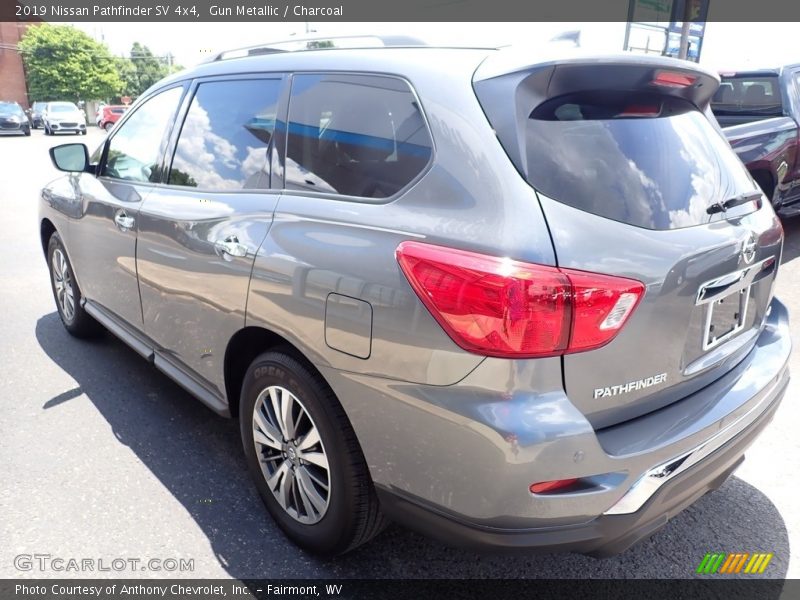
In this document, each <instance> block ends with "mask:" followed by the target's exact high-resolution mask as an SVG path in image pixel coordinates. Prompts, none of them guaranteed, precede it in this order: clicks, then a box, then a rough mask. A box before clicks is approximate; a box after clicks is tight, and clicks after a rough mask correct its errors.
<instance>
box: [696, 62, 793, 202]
mask: <svg viewBox="0 0 800 600" xmlns="http://www.w3.org/2000/svg"><path fill="white" fill-rule="evenodd" d="M721 79H722V83H721V84H720V87H719V90H718V91H717V93H716V94H715V95H714V98H713V100H712V102H711V109H712V110H713V112H714V114H715V115H716V118H717V120H718V121H719V123H720V125H722V126H723V127H725V129H724V131H725V136H726V137H727V138H728V141H730V143H731V146H733V149H734V150H735V151H736V153H737V154H738V155H739V158H741V159H742V162H744V164H745V165H746V166H747V169H748V170H749V171H750V173H751V175H752V176H753V178H754V179H755V180H756V182H757V183H758V185H759V186H760V187H761V189H762V190H764V193H765V194H766V195H767V197H768V198H770V199H771V200H772V204H773V206H774V207H775V209H776V210H777V211H778V212H779V214H782V215H786V216H788V215H790V214H794V213H796V212H798V211H799V210H800V204H798V201H800V161H798V144H800V139H799V137H798V136H799V134H800V127H798V122H800V121H799V119H800V96H798V89H797V85H798V83H800V64H797V65H788V66H785V67H780V68H775V69H758V70H748V71H737V72H726V73H722V74H721Z"/></svg>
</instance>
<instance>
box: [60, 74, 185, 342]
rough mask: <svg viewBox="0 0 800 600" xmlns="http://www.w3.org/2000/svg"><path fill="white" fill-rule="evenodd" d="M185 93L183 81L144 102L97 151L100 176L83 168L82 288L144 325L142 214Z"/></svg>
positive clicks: (76, 246)
mask: <svg viewBox="0 0 800 600" xmlns="http://www.w3.org/2000/svg"><path fill="white" fill-rule="evenodd" d="M182 94H183V88H182V87H173V88H170V89H168V90H166V91H163V92H160V93H158V94H156V95H154V96H152V97H150V98H149V99H147V100H145V101H144V102H143V103H141V104H139V106H138V108H136V109H135V112H133V113H132V114H131V115H130V117H129V118H128V119H126V121H125V123H123V124H122V125H121V126H120V127H119V128H118V129H117V130H116V131H115V132H114V134H113V135H112V136H111V137H110V138H109V140H108V141H107V142H106V143H105V144H104V146H103V147H102V148H101V149H100V150H99V151H98V152H97V153H96V155H97V159H98V161H99V162H100V166H99V174H98V176H94V175H90V174H83V175H81V176H80V178H79V181H78V186H79V193H80V197H81V208H80V212H79V214H78V215H76V218H77V219H78V220H80V221H82V223H81V224H80V225H79V227H80V228H81V235H80V236H74V239H73V240H72V245H71V247H70V258H71V260H72V262H73V264H74V266H75V271H76V273H80V281H79V283H80V286H81V290H82V291H83V294H84V295H85V297H86V298H87V299H89V300H92V301H93V302H95V303H96V304H99V305H101V306H102V307H104V308H106V309H107V310H109V311H110V312H112V313H114V314H115V315H117V316H118V317H121V318H122V319H123V320H124V321H126V322H127V323H128V324H130V325H132V326H134V327H136V328H137V329H140V330H141V329H142V309H141V303H140V300H139V288H138V284H137V281H136V259H135V257H136V235H137V231H138V223H137V219H138V216H139V209H140V208H141V206H142V202H143V201H144V199H145V198H147V196H148V195H149V194H150V193H151V192H152V190H153V187H154V184H155V183H156V182H158V181H159V179H160V177H161V174H160V169H159V166H158V165H159V164H160V161H161V158H162V156H163V151H164V147H165V145H166V140H167V138H168V132H169V129H170V126H171V125H172V122H173V119H174V117H175V113H176V112H177V109H178V104H179V102H180V99H181V96H182Z"/></svg>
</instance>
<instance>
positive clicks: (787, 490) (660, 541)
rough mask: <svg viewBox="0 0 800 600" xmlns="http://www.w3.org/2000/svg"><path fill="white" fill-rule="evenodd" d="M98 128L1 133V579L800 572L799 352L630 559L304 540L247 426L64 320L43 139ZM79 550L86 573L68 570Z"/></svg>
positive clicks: (793, 303)
mask: <svg viewBox="0 0 800 600" xmlns="http://www.w3.org/2000/svg"><path fill="white" fill-rule="evenodd" d="M103 137H104V133H103V132H101V131H98V130H97V129H96V128H94V127H92V128H90V131H89V135H87V136H81V137H72V136H66V137H64V138H61V137H59V138H51V137H45V136H44V135H43V132H42V131H41V130H36V131H34V132H33V135H32V136H31V137H29V138H25V137H19V138H17V137H14V138H11V137H0V215H2V216H0V356H2V359H0V384H2V403H3V409H2V411H0V473H2V477H1V478H0V480H1V481H2V485H0V577H9V578H13V577H22V576H24V577H95V576H100V577H107V576H113V577H117V576H126V577H162V576H167V575H168V576H173V577H204V578H206V577H207V578H216V577H233V578H312V577H313V578H322V577H325V578H328V577H337V578H340V577H341V578H354V577H358V578H361V577H367V578H408V577H414V578H443V577H464V578H506V579H508V578H541V577H547V578H585V577H586V578H617V577H620V578H634V577H648V578H661V577H663V578H673V577H676V578H684V577H692V576H694V571H695V569H696V567H697V565H698V564H699V562H700V560H701V559H702V558H703V556H704V554H705V553H706V552H712V551H715V552H772V553H774V558H773V560H772V562H771V564H770V565H769V567H768V568H767V569H766V571H765V572H764V575H763V576H765V577H794V578H798V577H800V561H799V560H798V557H797V556H792V555H791V548H792V547H797V546H798V544H800V510H798V492H800V483H798V478H797V475H798V462H799V461H798V458H800V443H799V442H798V439H800V436H799V435H798V432H797V425H798V423H800V407H799V406H798V393H797V392H798V386H799V385H800V369H798V360H800V351H798V352H795V354H794V357H793V358H792V369H793V371H794V373H795V374H798V376H797V378H796V379H795V380H794V381H793V382H792V383H791V384H790V387H789V391H788V393H787V395H786V398H785V400H784V402H783V404H782V406H781V408H780V410H779V412H778V413H777V416H776V418H775V420H774V421H773V423H772V424H771V425H770V426H769V427H768V428H767V430H766V431H765V432H764V434H763V435H762V436H761V437H760V438H759V439H758V441H757V442H756V444H755V445H754V446H753V447H752V448H751V450H750V451H749V452H748V455H747V460H746V461H745V462H744V464H743V465H742V466H741V467H740V468H739V470H738V471H737V472H736V474H735V475H734V476H733V477H732V478H731V479H730V480H729V481H728V482H727V483H726V484H725V485H724V486H723V487H722V488H720V489H719V490H718V491H717V492H715V493H712V494H709V495H707V496H705V497H704V498H702V499H701V500H700V501H699V502H697V503H696V504H695V505H694V506H692V507H691V508H689V509H688V510H686V511H684V512H683V513H682V514H680V515H678V516H677V517H675V518H674V519H673V520H672V521H670V523H669V524H668V525H667V527H665V528H664V529H663V530H661V531H660V532H659V533H657V534H656V535H655V536H654V537H652V538H651V539H649V540H647V541H644V542H641V543H639V544H638V545H637V546H635V547H634V548H632V549H630V550H628V551H627V552H625V553H624V554H622V555H620V556H618V557H614V558H609V559H602V560H597V559H593V558H589V557H585V556H580V555H572V554H530V555H522V556H519V555H514V556H507V555H503V556H497V555H494V556H492V555H480V554H475V553H472V552H467V551H463V550H457V549H452V548H448V547H446V546H443V545H441V544H439V543H437V542H433V541H430V540H428V539H426V538H424V537H422V536H419V535H417V534H415V533H412V532H410V531H408V530H405V529H403V528H401V527H397V526H393V527H390V528H389V529H388V530H387V531H385V532H384V533H383V534H381V535H380V536H379V537H378V538H376V539H375V540H374V541H372V542H371V543H370V544H368V545H367V546H364V547H362V548H360V549H358V550H356V551H355V552H352V553H351V554H348V555H346V556H343V557H340V558H337V559H335V560H320V559H317V558H315V557H313V556H310V555H308V554H306V553H304V552H302V551H300V550H298V549H297V548H296V547H294V546H293V545H292V544H291V543H289V542H288V541H287V540H286V539H285V538H284V537H283V535H282V534H281V532H280V531H279V530H278V528H277V527H276V526H275V525H274V524H273V523H272V521H271V520H270V517H269V515H268V514H267V513H266V511H265V510H264V508H263V507H262V504H261V501H260V499H259V498H258V495H257V493H256V491H255V489H254V487H253V486H252V485H251V483H250V480H249V477H248V474H247V472H246V468H245V464H244V460H243V457H242V451H241V447H240V442H239V437H238V428H237V424H236V422H234V421H229V420H225V419H223V418H220V417H217V416H216V415H215V414H213V413H212V412H210V411H209V410H207V409H206V408H205V407H204V406H202V405H201V404H200V403H199V402H197V401H195V400H194V399H192V398H191V397H190V396H189V395H188V394H187V393H186V392H184V391H183V390H181V389H180V388H179V387H178V386H177V385H175V384H173V383H172V382H171V381H170V380H169V379H167V378H166V377H165V376H163V375H161V374H160V373H159V372H158V371H156V370H155V369H154V368H153V367H152V366H150V365H149V364H148V363H147V362H145V361H144V360H142V359H141V358H139V356H138V355H136V354H135V353H134V352H133V351H131V350H129V349H128V348H127V347H126V346H125V345H124V344H122V343H121V342H119V341H117V340H116V339H114V338H113V337H112V336H111V335H106V336H105V337H103V338H101V339H99V340H97V341H91V342H86V341H80V340H76V339H73V338H71V337H70V336H69V335H68V334H67V333H66V331H64V329H63V327H62V326H61V323H60V321H59V319H58V315H57V313H56V311H55V304H54V302H53V298H52V295H51V292H50V287H49V282H48V274H47V269H46V265H45V261H44V257H43V253H42V248H41V244H40V241H39V230H38V223H37V220H36V215H37V198H38V191H39V189H40V188H41V186H42V185H43V184H44V183H46V182H47V181H49V180H50V179H52V178H54V177H56V176H57V172H56V171H55V170H54V168H53V167H52V166H51V165H50V161H49V158H48V154H47V148H48V147H49V146H52V145H55V144H58V143H65V142H86V143H87V144H88V145H89V150H90V152H91V151H92V150H94V148H95V147H96V146H97V145H99V143H100V142H101V141H102V139H103ZM784 226H785V229H786V245H785V248H784V264H783V267H782V269H781V272H780V275H779V281H778V284H777V294H778V295H779V296H780V297H781V298H782V299H783V301H784V302H785V303H786V304H787V305H788V306H789V310H790V314H793V315H796V317H795V319H796V320H795V324H794V325H793V328H792V329H793V339H794V343H795V346H797V345H798V332H800V258H798V257H799V256H800V219H796V220H794V221H786V222H785V223H784ZM409 443H413V440H410V442H409ZM464 467H465V468H468V465H465V466H464ZM476 483H478V484H479V482H476ZM34 555H38V556H39V557H40V558H36V557H35V556H34ZM20 556H22V557H23V558H22V559H20V558H19V557H20ZM42 556H44V557H45V558H41V557H42ZM25 557H28V559H27V560H26V559H25ZM47 557H49V558H47ZM58 558H61V559H63V562H59V563H53V561H54V559H58ZM72 558H74V559H76V563H75V564H77V565H78V570H77V571H76V570H71V569H70V570H64V569H67V568H69V566H70V565H72V564H73V563H69V562H68V560H69V559H72ZM83 559H88V560H92V561H94V563H93V565H94V566H93V568H94V570H91V569H88V568H87V565H88V564H89V563H87V562H81V561H82V560H83ZM120 559H122V561H123V562H124V563H125V566H124V568H121V569H117V568H115V567H121V566H122V565H123V562H120ZM129 559H140V560H142V561H148V560H150V559H157V560H161V561H167V562H162V563H161V568H162V569H164V568H167V567H169V568H172V567H175V565H176V564H177V565H179V567H178V568H180V562H179V561H181V560H183V561H184V565H185V567H186V570H184V571H182V572H181V571H180V570H178V571H169V572H165V571H164V570H161V571H158V570H153V569H155V568H157V567H158V564H154V563H149V568H148V565H147V563H135V560H134V561H130V560H129ZM115 560H116V562H114V561H115ZM170 560H174V561H175V562H174V563H173V562H168V561H170ZM186 561H189V562H186ZM54 564H55V565H59V566H60V567H61V569H62V570H57V569H56V568H54ZM102 565H104V566H105V567H107V568H109V567H110V570H109V571H102V572H101V571H97V569H98V568H100V567H101V566H102ZM133 565H136V566H133ZM192 565H193V570H189V568H190V566H192ZM143 566H144V567H145V570H142V567H143ZM40 567H44V569H42V568H40ZM29 568H30V570H29ZM82 568H83V569H84V570H81V569H82Z"/></svg>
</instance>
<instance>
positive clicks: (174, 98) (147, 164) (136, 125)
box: [103, 87, 183, 181]
mask: <svg viewBox="0 0 800 600" xmlns="http://www.w3.org/2000/svg"><path fill="white" fill-rule="evenodd" d="M182 93H183V89H182V88H179V87H177V88H171V89H169V90H167V91H165V92H161V93H160V94H158V95H156V96H154V97H152V98H150V99H148V100H146V101H145V103H144V104H142V105H141V106H139V107H138V108H137V109H136V111H135V112H134V113H133V114H132V115H131V116H130V118H129V119H128V120H127V121H125V123H123V124H122V126H121V127H120V128H119V129H118V130H117V132H116V133H115V134H114V137H112V138H111V142H110V145H109V148H108V156H107V158H106V164H105V166H104V167H103V175H106V176H107V177H115V178H117V179H125V180H128V181H160V179H161V174H160V172H159V169H158V159H159V157H160V155H161V149H162V146H163V144H164V141H165V140H164V138H165V135H164V134H165V133H166V131H167V126H168V125H169V124H170V123H171V122H172V119H173V118H174V116H175V111H176V110H177V108H178V102H179V101H180V99H181V94H182Z"/></svg>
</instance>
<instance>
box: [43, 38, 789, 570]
mask: <svg viewBox="0 0 800 600" xmlns="http://www.w3.org/2000/svg"><path fill="white" fill-rule="evenodd" d="M272 49H273V47H269V48H263V47H262V48H256V49H249V50H247V51H246V52H245V54H249V55H250V56H247V57H244V58H238V59H234V58H228V55H227V54H223V55H220V56H219V57H216V59H215V60H212V61H211V62H209V63H207V64H203V65H200V66H197V67H196V68H194V69H191V70H187V71H182V72H180V73H179V74H176V75H173V76H170V77H169V78H167V79H165V80H163V81H162V82H160V83H158V84H156V85H155V86H154V87H152V88H151V89H150V90H148V91H147V92H146V93H144V94H143V95H142V96H141V98H140V99H138V100H137V102H136V103H135V105H134V106H133V107H132V108H131V110H130V111H128V113H126V114H125V115H124V117H123V118H122V119H121V120H120V121H119V123H118V124H117V125H116V126H115V128H114V130H113V131H112V132H111V133H110V134H109V136H107V139H106V140H105V141H104V142H103V143H102V144H101V145H100V147H98V148H97V149H96V150H95V151H94V152H93V153H92V154H91V155H90V154H89V151H88V149H87V148H86V146H84V145H83V144H66V145H62V146H58V147H56V148H54V149H52V150H51V156H52V158H53V162H54V164H55V165H56V167H58V168H59V169H61V170H63V171H68V172H71V174H70V175H69V176H68V177H69V182H68V183H66V182H63V181H60V180H57V181H55V182H53V183H51V184H49V185H47V186H46V187H45V188H44V189H43V190H42V194H41V203H40V217H39V230H40V232H41V243H42V247H43V249H44V253H45V255H46V258H47V263H48V265H49V268H50V277H51V282H52V288H53V294H54V297H55V300H56V306H57V309H58V314H59V315H60V318H61V320H62V322H63V324H64V326H65V327H66V329H67V331H69V332H70V333H72V334H73V335H75V336H79V337H80V336H90V335H92V334H94V333H96V332H97V330H98V329H99V328H100V326H103V327H105V328H106V329H108V330H110V331H111V332H113V333H114V334H115V335H117V336H119V337H120V338H121V339H122V340H123V341H125V342H126V343H128V344H129V345H130V346H131V347H132V348H134V349H135V350H136V351H137V352H138V353H139V354H141V355H142V356H143V357H145V358H146V359H147V360H149V361H151V362H152V363H153V365H154V366H155V368H156V369H158V370H160V371H162V372H163V373H165V374H167V375H168V376H169V377H171V378H172V379H174V380H175V381H177V382H178V383H179V384H180V385H182V386H184V387H185V388H186V389H187V390H189V391H190V392H191V393H193V394H194V395H195V396H196V397H197V398H198V399H199V400H201V401H202V402H203V403H205V404H206V405H207V406H208V407H210V408H211V409H212V410H214V411H216V412H218V413H219V414H221V415H224V416H233V417H237V418H238V419H239V424H240V430H241V436H242V442H243V445H244V451H245V458H246V462H247V465H248V467H249V470H250V472H251V474H252V476H253V479H254V482H255V485H256V487H257V489H258V491H259V493H260V495H261V497H262V499H263V501H264V503H265V505H266V508H267V509H268V511H269V512H270V513H271V514H272V516H273V517H274V518H275V520H276V522H277V523H278V525H279V526H280V527H281V529H282V530H283V531H284V532H285V533H286V535H287V536H288V537H289V538H291V539H292V540H293V541H294V542H295V543H297V544H298V545H300V546H302V547H303V548H306V549H308V550H310V551H313V552H316V553H320V554H326V555H329V554H337V553H341V552H345V551H347V550H349V549H352V548H354V547H356V546H358V545H359V544H362V543H364V542H366V541H367V540H369V539H370V538H371V537H372V536H374V535H375V534H377V533H378V532H379V531H380V530H381V529H382V527H383V526H384V524H385V522H386V519H387V518H388V519H392V520H396V521H399V522H401V523H404V524H406V525H407V526H409V527H412V528H414V529H417V530H419V531H422V532H424V533H425V534H427V535H431V536H435V537H437V538H439V539H442V540H444V541H446V542H448V543H457V544H463V545H467V546H471V547H482V548H487V547H489V548H498V549H523V550H530V549H532V548H546V549H548V550H550V551H556V550H559V551H563V550H576V551H580V552H586V553H591V554H594V555H607V554H610V553H617V552H621V551H623V550H624V549H626V548H627V547H628V546H630V545H631V544H633V543H634V542H636V541H637V540H639V539H641V538H644V537H647V536H650V535H652V534H653V533H654V532H656V531H657V530H659V529H660V528H661V527H663V526H664V525H665V524H666V523H667V522H668V520H669V519H670V518H672V517H674V516H675V515H677V514H678V513H679V512H680V511H681V510H682V509H684V508H686V507H687V506H689V505H690V504H691V503H693V502H694V501H695V500H697V499H698V498H700V497H701V496H702V495H704V494H705V493H707V492H709V491H711V490H714V489H716V488H717V487H719V486H720V485H721V484H722V483H723V482H724V481H725V480H726V478H727V477H728V476H729V475H730V474H731V473H732V472H733V471H734V469H736V467H737V466H738V465H739V464H740V463H741V461H742V459H743V454H744V451H745V449H746V448H747V447H748V446H749V445H750V444H751V443H752V442H753V441H754V440H755V439H756V437H757V436H758V435H759V433H760V432H761V431H762V430H763V429H764V427H765V426H766V425H767V423H768V422H769V420H770V419H771V418H772V417H773V415H774V414H775V411H776V409H777V407H778V405H779V403H780V400H781V398H782V397H783V395H784V393H785V391H786V387H787V384H788V381H789V372H788V370H787V360H788V358H789V354H790V349H791V341H790V338H791V336H790V333H789V327H788V316H787V311H786V308H785V306H784V305H783V304H782V303H781V302H780V301H779V300H778V299H776V298H775V297H774V296H773V291H774V281H775V276H776V274H777V272H778V269H779V266H780V259H781V248H782V241H783V231H782V228H781V225H780V222H779V220H778V219H777V217H776V216H775V212H774V211H773V209H772V206H771V205H770V204H769V202H766V201H765V198H764V196H763V194H762V193H761V191H760V190H759V189H758V187H757V186H756V185H755V184H754V182H753V180H752V178H751V177H750V176H749V175H748V173H747V171H746V170H745V169H744V167H743V166H742V163H741V162H740V161H739V159H738V158H737V157H736V155H735V154H734V153H733V151H732V150H731V148H730V146H729V145H728V144H727V143H726V141H725V139H724V138H723V136H722V135H721V134H720V133H719V130H718V126H717V124H716V123H715V122H714V121H713V117H712V116H711V114H710V112H709V111H708V110H707V109H708V104H709V101H710V100H711V96H712V95H713V93H714V92H715V90H716V89H717V85H718V83H719V80H718V78H717V76H716V75H715V74H713V73H711V72H709V71H707V70H704V69H703V68H701V67H699V66H697V65H695V64H692V63H688V62H685V61H677V60H672V59H666V58H661V57H649V56H634V55H628V54H626V55H622V56H619V57H592V56H589V57H580V56H579V55H574V54H571V53H566V51H565V54H563V55H552V56H548V57H545V58H540V57H537V56H533V55H531V53H530V52H525V53H518V52H515V51H513V50H511V49H505V50H486V49H445V48H432V47H403V48H397V47H378V48H358V49H326V50H311V51H298V52H271V50H272ZM134 409H135V408H134Z"/></svg>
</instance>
